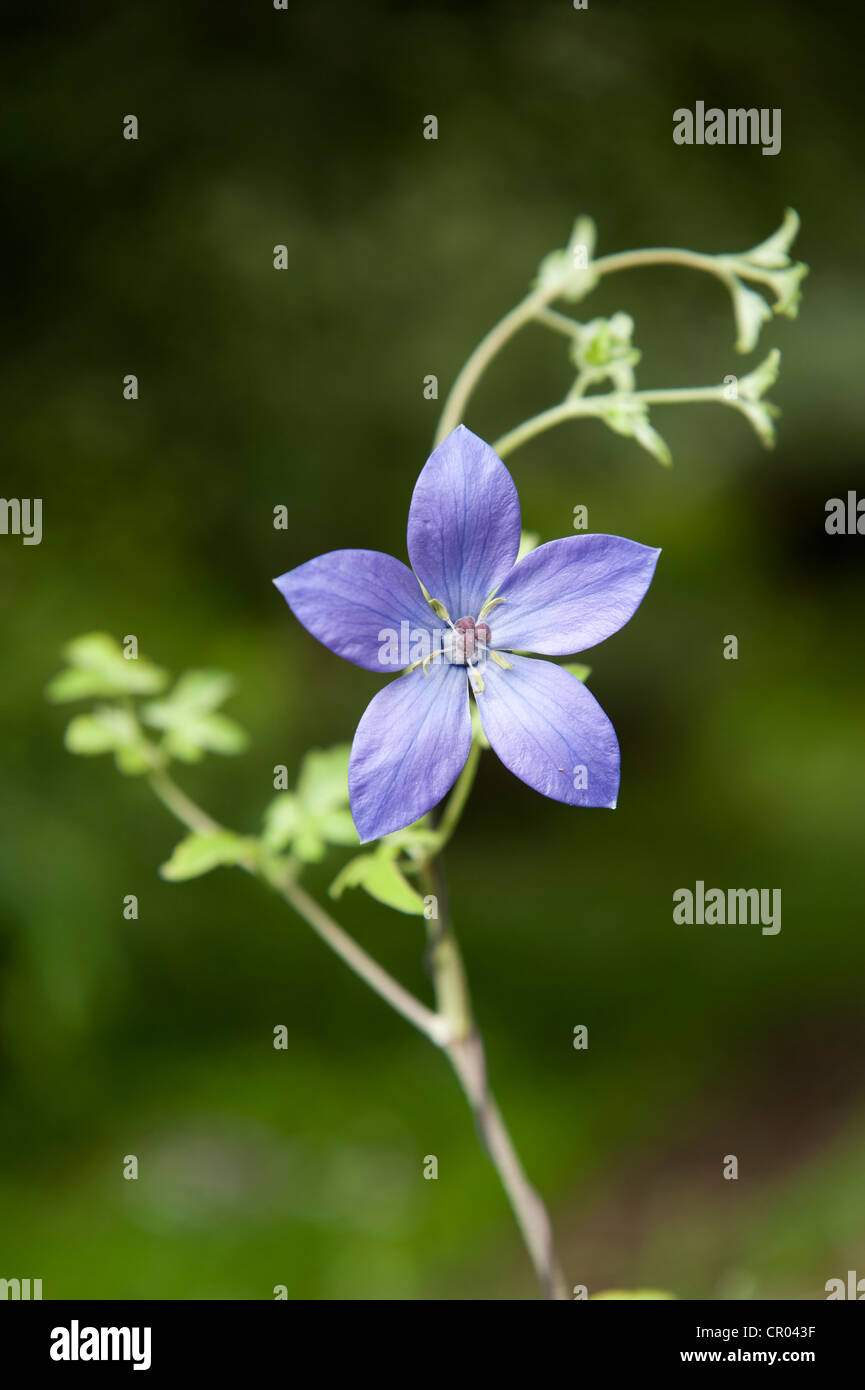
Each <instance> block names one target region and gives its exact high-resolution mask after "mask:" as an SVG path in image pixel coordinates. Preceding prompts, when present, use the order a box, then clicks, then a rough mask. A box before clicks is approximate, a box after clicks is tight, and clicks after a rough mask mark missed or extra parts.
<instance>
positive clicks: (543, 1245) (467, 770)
mask: <svg viewBox="0 0 865 1390" xmlns="http://www.w3.org/2000/svg"><path fill="white" fill-rule="evenodd" d="M479 758H480V745H479V744H478V743H477V741H473V743H472V747H471V750H470V753H469V757H468V759H467V761H466V765H465V767H464V768H463V771H462V773H461V774H460V777H459V779H458V781H457V784H456V786H455V787H454V790H453V792H452V793H451V796H450V799H449V801H448V803H447V807H446V809H445V812H444V815H443V816H442V822H441V840H440V841H439V844H440V845H443V844H444V843H445V842H446V841H447V840H448V839H449V838H450V836H451V835H452V833H453V831H454V829H455V828H456V824H457V822H458V820H459V818H460V816H461V814H462V811H463V809H464V807H465V804H466V800H467V798H468V794H469V791H470V789H471V785H472V782H473V781H474V776H475V773H476V771H477V766H478V761H479ZM148 780H149V782H150V786H151V787H152V789H153V791H154V792H155V793H156V795H157V796H158V798H159V800H160V801H161V802H162V804H163V805H164V806H165V807H166V808H167V809H168V810H169V811H170V812H171V813H172V815H173V816H175V817H176V818H177V819H178V820H179V821H180V822H181V823H182V824H183V825H185V826H186V827H187V829H189V830H191V831H193V832H195V833H197V834H200V835H212V834H216V833H217V832H219V831H222V830H223V829H224V827H223V826H221V825H220V824H219V822H218V821H216V820H214V819H213V817H212V816H210V815H208V814H207V812H206V811H204V810H203V809H202V807H200V806H199V805H197V803H196V802H194V801H193V800H192V799H191V797H189V796H187V794H186V792H184V791H183V790H182V789H181V788H180V787H179V786H178V785H177V783H176V782H175V781H174V779H173V778H172V777H170V776H169V775H168V773H167V772H164V771H162V770H159V771H156V772H153V773H151V775H150V777H149V779H148ZM241 867H242V868H244V869H246V871H247V872H248V873H251V874H253V875H255V876H256V877H257V878H260V879H262V881H265V882H267V883H269V884H270V886H271V887H272V888H274V889H275V890H276V891H277V892H278V893H279V894H280V896H281V897H282V898H283V899H284V900H285V902H287V903H288V904H289V906H290V907H291V908H293V909H294V911H295V912H297V913H298V915H299V916H301V917H303V918H304V920H305V921H306V922H308V923H309V925H310V926H311V927H312V929H313V931H314V932H316V934H317V935H318V936H319V937H320V938H321V940H322V941H324V942H325V943H326V945H328V946H329V947H330V948H331V950H332V951H334V952H335V953H336V955H338V956H339V957H340V959H341V960H342V961H343V962H344V963H345V964H346V965H347V966H348V967H349V969H350V970H352V971H354V973H355V974H356V975H358V976H359V977H360V979H362V980H363V981H364V983H365V984H367V985H369V987H370V989H372V990H373V991H374V992H375V993H376V994H377V995H378V996H379V998H381V999H383V1000H384V1002H385V1003H386V1004H389V1005H390V1006H391V1008H392V1009H395V1010H396V1012H397V1013H398V1014H401V1016H402V1017H403V1018H405V1019H406V1020H407V1021H408V1022H409V1023H411V1024H413V1025H414V1027H415V1028H418V1029H419V1030H420V1031H421V1032H422V1033H424V1034H425V1035H426V1036H427V1037H428V1038H429V1039H430V1041H431V1042H433V1043H434V1044H435V1045H436V1046H437V1047H440V1048H442V1050H443V1051H444V1052H445V1053H446V1055H447V1056H448V1058H449V1060H450V1062H451V1065H452V1067H453V1069H454V1071H455V1072H456V1075H457V1077H458V1079H459V1082H460V1085H461V1086H462V1089H463V1091H464V1093H465V1096H466V1099H467V1100H468V1103H469V1106H470V1107H471V1110H472V1114H473V1115H474V1117H475V1123H476V1125H477V1128H478V1133H479V1135H480V1138H481V1141H482V1143H483V1145H484V1147H485V1149H486V1151H487V1154H488V1155H489V1158H490V1161H491V1162H492V1164H493V1166H494V1168H495V1169H496V1172H497V1173H498V1175H499V1178H500V1180H501V1183H502V1187H503V1188H504V1190H505V1194H506V1196H507V1198H508V1201H509V1203H510V1206H511V1209H512V1211H513V1213H514V1217H515V1219H516V1222H517V1225H518V1227H519V1229H520V1232H521V1234H522V1237H523V1240H524V1241H525V1244H526V1248H527V1250H528V1252H529V1255H530V1257H531V1260H532V1264H533V1266H534V1269H535V1272H536V1274H537V1276H538V1279H539V1280H540V1282H541V1285H542V1287H543V1289H544V1292H545V1294H546V1296H547V1297H548V1298H551V1299H566V1298H567V1296H568V1295H567V1290H566V1286H565V1282H564V1279H563V1277H562V1274H561V1272H560V1270H559V1268H558V1265H557V1263H556V1258H555V1252H554V1249H553V1239H552V1227H551V1224H550V1219H549V1216H548V1214H547V1210H546V1207H545V1206H544V1204H543V1202H542V1200H541V1198H540V1197H539V1195H538V1193H537V1192H536V1191H535V1189H534V1188H533V1187H532V1185H531V1183H530V1182H529V1180H528V1178H527V1177H526V1174H525V1171H524V1170H523V1167H522V1164H521V1163H520V1160H519V1157H518V1155H517V1152H516V1149H515V1148H514V1145H513V1141H512V1140H511V1137H510V1135H509V1133H508V1131H507V1129H506V1127H505V1124H504V1121H503V1119H502V1116H501V1112H500V1111H499V1109H498V1106H497V1105H496V1103H495V1100H494V1099H493V1096H492V1095H491V1093H490V1091H489V1088H488V1086H487V1080H486V1059H485V1055H484V1047H483V1041H482V1039H481V1035H480V1033H479V1031H478V1029H477V1026H476V1024H475V1022H474V1018H473V1015H472V1007H471V997H470V994H469V987H468V981H467V978H466V972H465V966H464V964H463V959H462V955H461V953H460V949H459V944H458V942H457V939H456V935H455V933H454V930H453V927H452V926H451V925H450V923H449V919H448V912H447V904H446V900H445V890H444V883H443V879H442V876H441V870H440V867H439V865H438V863H437V862H436V861H434V860H429V859H428V860H427V861H426V862H425V863H424V865H423V869H422V872H423V875H424V877H425V878H426V881H427V883H428V884H429V885H430V887H431V889H432V891H434V893H435V896H436V899H437V902H438V905H439V912H440V917H439V919H438V920H436V919H430V920H429V921H428V923H427V929H428V935H429V949H428V963H429V967H430V972H431V974H432V978H433V985H434V989H435V996H436V1010H435V1011H433V1010H432V1009H429V1008H428V1007H427V1006H426V1005H425V1004H423V1003H422V1002H421V1000H419V999H417V998H415V996H414V995H413V994H410V993H409V992H408V990H406V989H404V988H403V986H402V985H401V984H399V982H398V981H397V980H395V979H394V978H393V977H392V976H391V975H389V974H388V972H387V971H386V970H384V969H383V968H382V967H381V966H380V965H379V964H378V962H377V961H375V960H373V958H372V957H371V956H369V955H368V954H367V953H366V951H364V950H363V948H362V947H361V946H359V945H358V944H357V942H356V941H354V940H353V938H352V937H350V936H349V935H348V933H347V932H346V931H344V930H343V928H342V927H341V926H339V924H338V923H337V922H335V921H334V919H333V918H332V917H331V916H330V914H329V913H328V912H326V911H325V910H324V908H323V907H321V906H320V905H319V904H318V903H317V902H316V901H315V899H314V898H312V897H310V895H309V894H308V893H307V892H306V890H305V889H304V888H302V887H301V885H300V884H299V883H298V882H297V880H296V879H295V878H294V877H293V876H291V875H285V876H280V877H276V878H271V877H267V876H265V875H263V874H262V872H261V868H260V866H259V865H258V864H257V863H256V862H255V861H253V860H249V861H247V862H244V863H243V864H242V865H241Z"/></svg>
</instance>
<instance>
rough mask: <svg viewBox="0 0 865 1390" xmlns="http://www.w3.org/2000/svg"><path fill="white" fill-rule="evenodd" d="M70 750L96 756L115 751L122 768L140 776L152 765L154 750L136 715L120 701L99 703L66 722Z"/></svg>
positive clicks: (65, 739) (115, 756)
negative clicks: (87, 711) (142, 731)
mask: <svg viewBox="0 0 865 1390" xmlns="http://www.w3.org/2000/svg"><path fill="white" fill-rule="evenodd" d="M63 741H64V743H65V745H66V747H67V749H68V750H69V752H70V753H77V754H81V755H83V756H84V757H93V756H95V755H97V754H99V753H113V754H114V759H115V762H116V763H117V766H118V768H119V770H120V771H121V772H124V773H126V774H127V775H129V776H139V775H140V774H141V773H144V772H149V771H150V770H151V768H152V767H153V753H152V750H151V748H150V746H149V745H148V744H147V742H146V740H145V739H143V738H142V736H141V730H140V728H139V727H138V723H137V721H136V720H135V718H134V716H133V715H131V714H129V713H128V712H127V711H126V710H125V709H122V708H121V707H120V706H118V705H97V706H96V708H95V709H94V710H93V711H92V713H91V714H78V715H76V716H75V718H74V719H72V720H70V721H69V723H68V724H67V726H66V733H65V734H64V739H63Z"/></svg>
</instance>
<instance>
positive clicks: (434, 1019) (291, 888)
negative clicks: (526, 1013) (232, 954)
mask: <svg viewBox="0 0 865 1390" xmlns="http://www.w3.org/2000/svg"><path fill="white" fill-rule="evenodd" d="M149 782H150V785H151V787H152V788H153V790H154V792H155V793H156V795H157V796H158V797H159V799H160V801H161V802H162V804H163V805H164V806H166V807H167V809H168V810H169V811H170V812H171V813H172V815H174V816H176V817H177V819H178V820H179V821H181V822H182V823H183V825H185V826H186V827H187V828H188V829H189V830H192V831H195V832H196V833H197V834H199V835H212V834H215V833H217V832H218V831H220V830H222V829H223V827H222V826H221V825H220V824H219V822H218V821H215V820H213V818H212V817H211V816H209V815H208V814H207V812H206V811H204V810H202V808H201V807H200V806H198V805H196V803H195V802H194V801H192V800H191V798H190V797H188V796H187V795H186V792H184V791H182V790H181V788H180V787H178V785H177V783H176V782H175V781H174V779H173V778H172V777H169V775H168V773H166V772H154V773H152V774H151V776H150V778H149ZM241 867H242V868H244V869H246V871H247V872H248V873H251V874H254V875H255V876H256V877H257V878H262V881H266V882H268V883H270V885H271V887H273V888H274V889H275V890H276V892H277V893H279V895H280V897H282V898H283V899H284V900H285V901H286V902H287V903H288V904H289V906H290V907H292V908H294V911H295V912H296V913H298V915H299V916H300V917H303V918H304V920H305V921H306V922H308V923H309V925H310V926H311V927H312V929H313V931H314V932H315V933H316V935H317V936H319V937H320V938H321V940H322V941H324V942H325V944H326V945H327V946H329V947H330V949H331V950H332V951H334V952H335V953H336V955H338V956H339V957H340V959H341V960H342V961H343V962H344V964H345V965H347V966H348V968H349V970H353V971H354V973H355V975H358V976H359V977H360V979H362V980H363V981H364V983H365V984H367V985H369V987H370V989H371V990H374V992H375V993H376V994H377V995H378V996H379V997H380V998H381V999H383V1000H384V1001H385V1003H387V1004H390V1006H391V1008H392V1009H395V1010H396V1012H397V1013H398V1014H401V1015H402V1017H403V1018H404V1019H407V1021H408V1022H409V1023H411V1024H413V1025H414V1027H415V1028H418V1029H420V1031H421V1032H422V1033H425V1034H426V1036H427V1037H428V1038H429V1039H430V1041H431V1042H433V1043H435V1045H436V1046H437V1047H442V1046H444V1044H445V1043H446V1042H447V1041H448V1040H449V1038H450V1024H449V1023H448V1022H447V1021H446V1020H445V1019H443V1018H442V1017H441V1016H440V1015H439V1014H437V1013H435V1012H433V1010H432V1009H429V1008H427V1006H426V1004H424V1003H422V1002H421V1000H420V999H417V998H415V996H414V995H413V994H411V993H410V992H409V991H408V990H407V989H405V988H404V987H403V986H402V985H401V984H400V983H399V981H398V980H395V979H394V978H393V976H392V975H389V974H388V972H387V971H386V970H385V969H384V968H383V967H382V966H380V965H379V964H378V962H377V961H376V960H374V959H373V958H372V956H370V955H368V954H367V952H366V951H364V949H363V947H361V946H359V945H358V944H357V942H356V941H355V940H354V939H353V938H352V937H351V936H349V934H348V932H346V931H344V930H343V928H342V927H341V926H340V925H339V924H338V923H337V922H335V921H334V919H333V918H332V917H331V916H330V913H328V912H326V911H325V910H324V908H323V907H321V906H320V905H319V904H318V903H317V902H316V901H315V899H314V898H311V897H310V895H309V894H308V893H307V892H306V890H305V889H304V888H302V887H301V886H300V884H299V883H298V882H297V881H296V879H294V878H293V877H292V876H290V875H283V876H281V877H280V878H278V879H270V878H268V879H266V880H265V879H264V878H263V875H262V874H261V871H260V868H259V866H258V865H257V864H256V863H254V862H253V861H251V860H250V861H248V862H245V863H244V864H242V866H241Z"/></svg>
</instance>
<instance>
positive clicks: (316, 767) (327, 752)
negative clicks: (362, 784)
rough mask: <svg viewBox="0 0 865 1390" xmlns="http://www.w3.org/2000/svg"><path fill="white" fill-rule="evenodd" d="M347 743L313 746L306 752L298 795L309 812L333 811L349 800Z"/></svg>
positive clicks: (349, 749)
mask: <svg viewBox="0 0 865 1390" xmlns="http://www.w3.org/2000/svg"><path fill="white" fill-rule="evenodd" d="M350 753H351V747H350V745H349V744H347V743H340V744H337V745H336V746H335V747H333V748H326V749H325V748H312V749H310V751H309V752H308V753H307V755H306V757H305V758H304V760H303V763H302V764H301V768H300V776H299V777H298V779H297V795H298V798H299V799H300V801H301V803H302V804H303V807H304V809H305V810H306V811H307V812H311V813H318V812H322V811H331V810H333V809H334V808H335V807H337V806H345V805H346V804H347V803H348V759H349V754H350Z"/></svg>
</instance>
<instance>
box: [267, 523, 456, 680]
mask: <svg viewBox="0 0 865 1390" xmlns="http://www.w3.org/2000/svg"><path fill="white" fill-rule="evenodd" d="M273 582H274V584H275V585H276V587H277V589H278V590H279V592H280V593H281V594H282V596H283V598H284V599H285V600H286V602H287V603H288V606H289V607H290V609H291V611H292V612H293V613H294V616H295V617H296V618H297V619H298V621H299V622H301V623H303V626H304V627H305V628H306V630H307V632H311V633H312V635H313V637H317V638H318V640H319V642H322V643H323V644H324V646H325V647H327V648H329V650H330V651H332V652H336V654H337V656H342V657H344V658H345V660H346V661H353V662H354V664H355V666H362V667H363V668H364V670H366V671H381V672H383V673H384V674H389V673H392V672H393V671H398V670H401V669H402V668H403V667H404V666H408V665H409V664H410V663H411V662H412V661H413V660H415V655H413V654H412V652H413V650H414V649H415V647H416V646H417V645H418V643H416V642H413V641H412V634H417V635H418V636H419V637H422V636H426V635H427V634H431V633H432V632H433V631H434V630H437V629H440V628H441V626H442V625H441V623H440V622H439V620H438V618H436V616H435V614H434V613H433V611H432V609H431V608H430V606H429V604H428V603H427V602H426V599H425V598H424V596H423V593H422V592H421V588H420V585H419V584H418V582H417V580H416V579H415V577H414V575H413V574H412V572H411V570H410V569H409V568H408V566H407V565H404V564H403V563H402V562H401V561H400V560H397V559H395V557H394V556H393V555H385V554H383V553H382V552H381V551H379V550H331V551H330V552H329V553H328V554H327V555H318V556H316V558H315V559H314V560H307V562H306V564H304V565H298V567H297V569H293V570H289V571H288V573H287V574H283V575H281V576H280V577H279V579H274V581H273ZM383 634H394V637H393V640H391V639H390V637H389V636H385V635H383Z"/></svg>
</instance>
